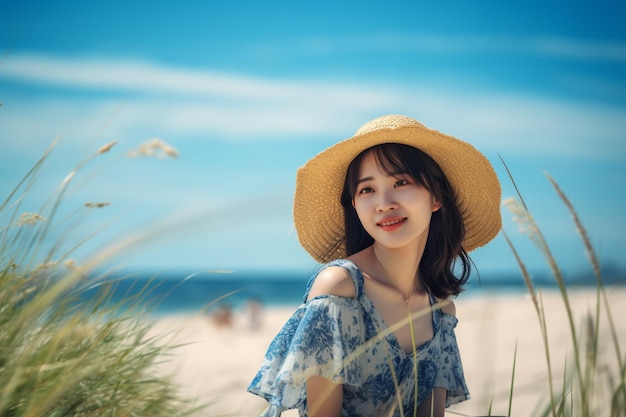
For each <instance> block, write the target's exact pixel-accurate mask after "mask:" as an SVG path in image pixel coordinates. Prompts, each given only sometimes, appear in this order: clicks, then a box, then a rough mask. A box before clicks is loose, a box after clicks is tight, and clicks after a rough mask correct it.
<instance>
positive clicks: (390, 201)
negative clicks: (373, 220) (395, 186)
mask: <svg viewBox="0 0 626 417" xmlns="http://www.w3.org/2000/svg"><path fill="white" fill-rule="evenodd" d="M397 207H398V204H397V202H396V200H395V199H394V198H393V194H392V192H391V191H381V192H379V193H378V201H377V204H376V211H378V212H384V211H388V210H395V209H396V208H397Z"/></svg>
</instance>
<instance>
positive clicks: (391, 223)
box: [376, 217, 407, 232]
mask: <svg viewBox="0 0 626 417" xmlns="http://www.w3.org/2000/svg"><path fill="white" fill-rule="evenodd" d="M406 220H407V218H406V217H387V218H386V219H384V220H383V221H380V222H378V223H376V224H377V225H378V227H380V228H381V229H383V230H385V231H387V232H393V231H394V230H398V229H399V228H400V227H402V225H403V224H404V222H405V221H406Z"/></svg>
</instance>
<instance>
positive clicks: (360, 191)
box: [359, 187, 374, 194]
mask: <svg viewBox="0 0 626 417" xmlns="http://www.w3.org/2000/svg"><path fill="white" fill-rule="evenodd" d="M372 191H374V189H373V188H372V187H363V188H361V189H360V190H359V194H368V193H371V192H372Z"/></svg>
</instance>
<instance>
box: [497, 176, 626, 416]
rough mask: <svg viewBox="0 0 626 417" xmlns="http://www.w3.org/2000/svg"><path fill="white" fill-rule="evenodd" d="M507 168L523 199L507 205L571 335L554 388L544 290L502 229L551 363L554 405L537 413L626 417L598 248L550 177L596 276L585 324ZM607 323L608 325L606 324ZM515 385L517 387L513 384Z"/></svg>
mask: <svg viewBox="0 0 626 417" xmlns="http://www.w3.org/2000/svg"><path fill="white" fill-rule="evenodd" d="M505 167H506V164H505ZM506 169H507V172H508V173H509V176H510V178H511V181H512V182H513V184H514V186H515V189H516V190H517V194H518V199H515V198H509V199H506V200H505V201H504V202H503V204H504V205H505V206H506V207H507V208H508V209H509V210H510V211H511V213H512V215H513V219H514V220H515V222H516V223H517V224H518V225H519V227H520V231H521V232H522V233H523V234H525V235H526V236H527V237H528V238H529V239H530V240H531V241H532V242H533V243H534V244H535V246H537V248H538V249H539V250H540V252H541V253H542V254H543V256H544V258H545V260H546V262H547V264H548V266H549V268H550V271H551V274H552V276H553V278H554V279H555V282H556V284H557V286H558V289H559V291H560V295H561V299H562V301H563V305H564V307H565V310H566V313H567V325H568V326H569V333H570V336H571V340H570V350H571V356H570V357H569V358H568V359H567V360H566V363H565V364H564V365H565V366H564V375H563V383H562V386H555V385H556V384H555V380H556V378H555V375H554V368H555V364H554V358H552V356H551V354H550V343H549V338H548V336H549V331H548V327H547V324H546V320H547V317H546V315H545V313H544V311H545V309H544V305H543V301H542V297H541V291H540V290H538V289H537V288H536V287H535V285H534V284H533V281H532V277H531V276H530V273H529V272H528V270H527V268H526V266H525V264H524V262H523V260H522V257H521V256H520V254H519V253H518V251H517V249H516V248H515V246H514V245H513V243H512V241H511V239H510V238H509V236H508V235H507V234H506V232H505V231H503V235H504V237H505V239H506V241H507V243H508V245H509V247H510V248H511V250H512V252H513V254H514V256H515V258H516V260H517V263H518V265H519V268H520V271H521V274H522V277H523V279H524V282H525V284H526V287H527V289H528V292H529V294H530V296H531V299H532V303H533V306H534V309H535V311H536V313H537V318H538V321H539V327H540V330H541V335H542V342H543V346H544V353H545V360H546V378H547V380H548V385H549V403H548V404H547V405H541V404H538V409H539V410H541V411H540V414H538V415H541V416H546V417H547V416H553V417H564V416H572V417H600V416H603V417H604V416H610V417H625V416H626V379H625V376H626V367H625V362H626V358H625V356H624V352H623V351H622V350H621V347H620V345H619V338H618V335H617V333H616V330H615V323H614V320H613V315H612V313H611V306H610V304H609V302H608V299H607V294H606V288H605V286H604V283H603V280H602V272H601V268H600V263H599V261H598V258H597V256H596V253H595V250H594V248H593V245H592V244H591V240H590V238H589V235H588V233H587V231H586V229H585V228H584V226H583V224H582V222H581V221H580V218H579V216H578V213H577V212H576V210H575V208H574V206H573V204H572V203H571V201H570V200H569V198H568V197H567V196H566V194H565V193H564V192H563V191H562V190H561V188H560V187H559V185H558V183H557V182H556V181H555V180H554V179H553V178H552V177H551V176H550V175H548V174H546V177H547V179H548V181H549V182H550V184H551V185H552V186H553V188H554V191H555V192H556V193H557V195H558V196H559V198H560V199H561V201H562V202H563V203H564V205H565V206H566V207H567V210H568V211H569V213H570V215H571V216H572V220H573V223H574V227H575V228H576V230H577V231H578V233H579V235H580V237H581V240H582V244H583V246H584V248H585V251H586V254H587V257H588V260H589V263H590V265H591V267H592V269H593V272H594V274H595V280H596V296H595V308H594V310H593V311H591V312H589V313H588V315H587V317H586V318H585V319H584V320H583V322H582V323H577V320H576V318H575V316H574V314H573V312H572V306H571V303H570V296H569V291H568V286H567V282H566V280H565V278H564V275H563V272H562V271H561V268H560V266H559V264H558V262H557V260H556V258H555V256H554V254H553V252H552V250H551V248H550V246H549V245H548V242H547V239H546V238H545V236H544V235H543V233H542V231H541V228H540V227H539V226H538V224H537V223H536V221H535V219H534V218H533V216H532V215H531V213H530V211H529V209H528V206H527V205H526V203H525V202H524V199H523V197H522V195H521V193H520V192H519V190H518V189H517V186H516V185H515V181H514V179H513V177H512V175H511V173H510V171H509V170H508V167H506ZM603 324H605V325H606V326H602V325H603ZM603 328H606V329H608V333H609V335H605V334H601V329H603ZM607 340H609V341H610V342H611V343H612V345H613V347H612V349H610V351H609V352H607V350H606V349H601V348H602V347H603V346H601V343H604V342H606V341H607ZM512 384H514V381H513V382H512ZM513 400H514V398H511V401H513ZM509 415H510V409H509Z"/></svg>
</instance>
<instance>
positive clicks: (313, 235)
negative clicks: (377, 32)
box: [293, 115, 502, 263]
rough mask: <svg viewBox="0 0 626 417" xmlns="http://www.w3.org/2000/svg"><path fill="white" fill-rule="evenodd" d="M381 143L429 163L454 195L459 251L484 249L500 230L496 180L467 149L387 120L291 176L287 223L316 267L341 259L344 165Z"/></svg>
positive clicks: (406, 122)
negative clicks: (459, 219) (461, 228)
mask: <svg viewBox="0 0 626 417" xmlns="http://www.w3.org/2000/svg"><path fill="white" fill-rule="evenodd" d="M381 143H401V144H406V145H410V146H413V147H415V148H418V149H420V150H421V151H423V152H425V153H426V154H428V155H429V156H430V157H431V158H432V159H434V160H435V161H436V162H437V164H439V166H440V167H441V169H442V170H443V172H444V173H445V175H446V177H447V178H448V181H449V182H450V184H451V185H452V187H453V189H454V191H455V192H456V200H457V204H458V205H459V209H460V211H461V214H462V216H463V222H464V224H465V239H464V240H463V248H464V249H465V250H466V251H467V252H470V251H472V250H474V249H476V248H478V247H480V246H483V245H485V244H487V243H488V242H489V241H490V240H491V239H493V238H494V237H495V236H496V235H497V234H498V232H499V231H500V228H501V227H502V219H501V216H500V199H501V189H500V183H499V181H498V177H497V175H496V173H495V171H494V169H493V167H492V166H491V164H490V163H489V161H488V160H487V158H485V156H484V155H482V154H481V153H480V152H479V151H477V150H476V149H475V148H474V147H473V146H472V145H470V144H469V143H466V142H463V141H461V140H459V139H456V138H454V137H452V136H448V135H444V134H443V133H440V132H437V131H436V130H432V129H429V128H427V127H426V126H424V125H423V124H421V123H420V122H418V121H416V120H413V119H411V118H410V117H407V116H401V115H388V116H382V117H379V118H377V119H374V120H371V121H369V122H367V123H366V124H364V125H363V126H361V127H360V128H359V129H358V130H357V131H356V133H355V134H354V136H353V137H351V138H349V139H346V140H344V141H342V142H339V143H337V144H335V145H333V146H331V147H330V148H328V149H326V150H324V151H322V152H320V153H319V154H317V155H316V156H314V157H313V158H311V159H310V160H309V161H308V162H307V163H306V164H305V165H304V166H302V167H300V168H299V169H298V172H297V174H296V193H295V199H294V207H293V217H294V222H295V226H296V231H297V232H298V238H299V240H300V243H301V244H302V247H303V248H304V249H305V250H306V251H307V252H309V254H311V256H312V257H313V258H314V259H315V260H316V261H318V262H321V263H325V262H329V261H331V260H333V259H340V258H344V257H346V256H347V254H346V249H345V236H344V235H345V230H344V216H343V207H342V206H341V202H340V198H341V192H342V190H343V185H344V181H345V175H346V171H347V170H348V165H350V162H351V161H352V160H353V159H354V158H355V157H356V156H357V155H358V154H360V153H361V152H362V151H364V150H365V149H367V148H370V147H372V146H374V145H378V144H381Z"/></svg>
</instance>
